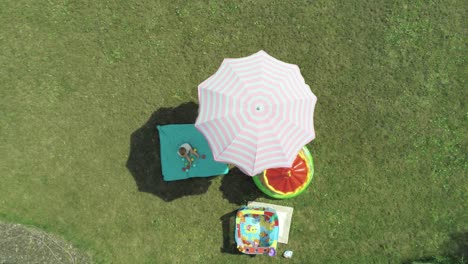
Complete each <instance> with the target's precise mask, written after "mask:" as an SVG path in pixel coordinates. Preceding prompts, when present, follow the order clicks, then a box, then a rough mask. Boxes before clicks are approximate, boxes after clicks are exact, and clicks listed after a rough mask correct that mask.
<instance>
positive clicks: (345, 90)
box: [0, 0, 468, 263]
mask: <svg viewBox="0 0 468 264" xmlns="http://www.w3.org/2000/svg"><path fill="white" fill-rule="evenodd" d="M132 2H133V3H132ZM463 17H465V20H464V19H463ZM0 25H1V26H0V114H1V115H0V147H1V153H0V155H1V160H0V220H3V221H7V222H14V223H22V224H28V225H32V226H35V227H38V228H41V229H43V230H46V231H48V232H50V233H53V234H55V235H60V236H62V237H64V238H65V239H66V240H68V241H70V242H71V243H73V244H74V245H75V246H77V247H79V248H81V249H82V250H83V251H85V252H89V253H90V254H91V255H92V256H93V259H94V260H95V261H96V262H98V263H280V262H283V261H284V259H282V258H279V257H277V258H269V257H262V256H258V257H254V258H251V257H248V256H245V255H238V254H233V253H234V252H233V250H232V247H231V245H230V240H229V237H228V235H230V231H229V227H230V225H229V224H228V223H229V219H230V218H229V216H230V215H232V214H231V213H232V212H233V211H234V210H236V208H238V207H239V206H240V205H241V204H243V203H245V202H246V201H248V200H257V201H262V202H272V203H276V204H280V205H287V206H292V207H294V209H295V211H294V216H293V223H292V229H291V233H290V242H289V244H288V245H280V246H279V251H280V252H283V251H284V250H286V249H291V250H293V251H294V257H293V258H292V259H291V260H289V261H288V263H402V262H411V261H413V260H424V259H432V260H434V261H439V262H443V261H445V260H448V259H450V258H453V259H454V260H453V261H456V259H457V258H459V257H460V256H462V254H466V251H467V247H468V246H467V244H468V242H467V240H468V220H467V219H468V218H467V215H466V212H467V211H468V208H467V202H466V201H467V198H468V197H467V192H468V181H467V174H468V173H467V164H468V154H467V153H468V151H467V149H468V146H467V144H468V143H467V142H468V140H467V135H468V131H467V127H468V126H467V119H468V111H467V108H466V101H467V99H468V94H467V92H468V90H467V89H466V86H467V84H466V76H467V72H468V71H467V64H466V58H467V57H468V56H467V55H468V54H467V47H466V46H467V45H466V43H467V23H466V6H465V5H464V1H461V0H453V1H452V0H448V1H422V0H414V1H384V0H377V1H370V0H369V1H364V0H362V1H325V0H324V1H314V0H308V1H305V0H304V1H266V0H265V1H242V2H240V1H236V2H234V1H180V0H175V1H147V0H143V1H121V0H109V1H72V0H49V1H42V0H38V1H24V0H6V1H3V2H2V4H1V7H0ZM260 49H264V50H265V51H267V52H268V53H269V54H271V55H272V56H275V57H276V58H278V59H281V60H283V61H286V62H290V63H294V64H297V65H299V67H300V68H301V71H302V74H303V76H304V78H305V80H306V82H307V83H308V84H309V85H310V86H311V88H312V90H313V92H314V93H315V94H316V95H317V97H318V103H317V106H316V111H315V129H316V131H317V138H316V139H315V140H314V141H313V142H312V143H311V144H310V145H309V147H310V149H311V151H312V155H313V156H314V161H315V175H314V179H313V183H312V186H311V188H309V189H308V190H307V191H306V192H305V193H304V194H302V195H301V196H299V197H297V198H294V199H292V200H283V201H272V200H271V199H269V198H267V197H265V196H263V195H262V194H261V193H259V192H258V191H257V190H256V188H255V187H254V185H253V183H252V181H251V179H250V178H248V177H247V176H243V175H239V174H240V173H239V172H238V171H233V172H232V173H231V174H229V175H227V176H225V177H214V178H209V179H201V180H194V181H189V182H174V183H170V184H167V183H164V182H162V180H161V175H160V173H161V172H160V164H159V150H158V147H159V142H158V137H157V135H156V129H155V127H154V126H155V125H156V124H168V123H184V122H194V120H195V117H196V109H197V106H198V105H197V104H198V102H197V101H198V98H197V85H198V84H199V83H200V82H202V81H203V80H205V79H206V78H207V77H209V76H210V75H211V74H212V73H214V72H215V71H216V69H217V68H218V67H219V65H220V63H221V61H222V59H223V58H225V57H243V56H247V55H250V54H252V53H254V52H257V51H258V50H260ZM465 256H466V255H465ZM444 259H445V260H444ZM465 261H466V258H465Z"/></svg>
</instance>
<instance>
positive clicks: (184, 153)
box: [177, 143, 199, 167]
mask: <svg viewBox="0 0 468 264" xmlns="http://www.w3.org/2000/svg"><path fill="white" fill-rule="evenodd" d="M177 154H178V155H179V156H181V157H185V158H186V159H187V160H188V162H189V164H190V167H192V159H190V156H189V154H193V155H195V156H196V157H197V158H199V156H198V153H196V152H195V151H193V149H192V147H191V146H190V144H188V143H184V144H182V145H180V147H179V151H177Z"/></svg>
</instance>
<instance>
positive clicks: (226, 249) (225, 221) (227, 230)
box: [219, 210, 241, 255]
mask: <svg viewBox="0 0 468 264" xmlns="http://www.w3.org/2000/svg"><path fill="white" fill-rule="evenodd" d="M236 213H237V210H234V211H232V212H229V213H227V214H225V215H223V216H221V218H220V219H219V220H221V224H222V228H223V247H222V248H221V253H227V254H233V255H240V254H241V253H240V252H239V250H238V249H237V245H236V241H235V238H234V231H235V227H236Z"/></svg>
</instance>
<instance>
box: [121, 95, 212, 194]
mask: <svg viewBox="0 0 468 264" xmlns="http://www.w3.org/2000/svg"><path fill="white" fill-rule="evenodd" d="M197 114H198V105H197V104H195V103H193V102H189V103H184V104H181V105H179V106H177V107H175V108H161V109H159V110H157V111H156V112H154V113H153V114H152V115H151V117H150V118H149V120H148V121H147V122H146V123H145V124H144V125H143V126H142V127H140V128H139V129H137V130H136V131H135V132H133V133H132V135H131V136H130V154H129V157H128V160H127V164H126V165H127V168H128V170H129V171H130V173H131V174H132V175H133V177H134V178H135V182H136V185H137V186H138V190H139V191H141V192H147V193H152V194H154V195H156V196H158V197H160V198H161V199H162V200H164V201H167V202H169V201H173V200H175V199H178V198H181V197H183V196H187V195H198V194H203V193H205V192H206V191H207V190H208V188H209V186H210V185H211V180H212V177H210V178H191V179H187V180H180V181H172V182H166V181H164V180H163V177H162V170H161V158H160V148H161V147H160V142H159V135H158V130H157V128H156V126H157V125H169V124H193V123H195V120H196V118H197Z"/></svg>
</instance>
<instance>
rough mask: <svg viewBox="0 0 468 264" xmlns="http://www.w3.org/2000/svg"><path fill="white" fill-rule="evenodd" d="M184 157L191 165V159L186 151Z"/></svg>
mask: <svg viewBox="0 0 468 264" xmlns="http://www.w3.org/2000/svg"><path fill="white" fill-rule="evenodd" d="M184 157H185V158H186V159H187V160H188V162H189V164H190V167H192V160H191V159H190V157H189V155H188V154H187V153H186V154H185V155H184Z"/></svg>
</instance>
